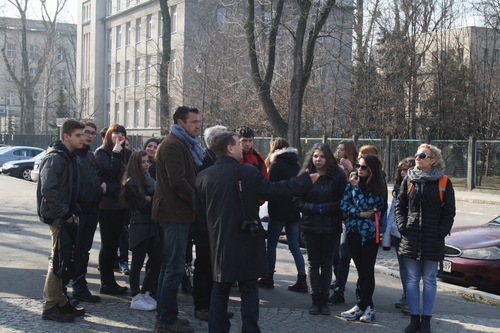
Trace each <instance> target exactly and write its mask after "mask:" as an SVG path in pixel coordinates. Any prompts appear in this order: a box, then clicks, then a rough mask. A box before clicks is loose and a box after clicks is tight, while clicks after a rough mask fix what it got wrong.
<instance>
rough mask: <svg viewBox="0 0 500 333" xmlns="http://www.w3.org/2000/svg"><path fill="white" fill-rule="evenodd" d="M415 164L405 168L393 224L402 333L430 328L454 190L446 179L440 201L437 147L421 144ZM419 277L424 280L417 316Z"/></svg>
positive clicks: (440, 164) (440, 170)
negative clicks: (401, 287)
mask: <svg viewBox="0 0 500 333" xmlns="http://www.w3.org/2000/svg"><path fill="white" fill-rule="evenodd" d="M415 160H416V161H415V163H416V166H415V167H413V168H411V169H409V170H408V176H407V177H406V178H405V179H404V180H403V183H402V184H401V189H400V191H399V195H398V200H397V203H396V223H397V225H398V230H399V232H400V233H401V243H400V245H399V254H400V255H402V256H404V257H405V266H406V273H407V279H408V281H407V284H406V300H407V301H408V307H409V308H410V315H411V322H410V325H408V326H407V327H406V328H405V332H406V333H414V332H417V331H418V330H420V333H428V332H430V331H431V324H430V320H431V316H432V310H433V308H434V303H435V301H436V295H437V282H436V275H437V270H438V266H439V262H440V261H442V260H443V259H444V249H445V245H444V238H445V237H446V235H448V234H449V233H450V230H451V227H452V226H453V218H454V217H455V192H454V191H453V186H452V184H451V182H450V180H449V179H447V181H446V188H444V194H443V195H442V196H443V200H441V195H440V192H442V190H441V189H440V186H439V179H440V178H441V177H443V175H444V166H445V165H444V160H443V157H442V154H441V150H440V149H439V148H437V147H435V146H433V145H429V144H422V145H420V147H419V148H418V151H417V154H416V155H415ZM420 280H423V282H424V289H423V294H422V303H423V307H422V317H420Z"/></svg>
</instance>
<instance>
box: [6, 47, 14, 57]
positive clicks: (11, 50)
mask: <svg viewBox="0 0 500 333" xmlns="http://www.w3.org/2000/svg"><path fill="white" fill-rule="evenodd" d="M5 53H6V54H7V58H14V57H15V56H16V45H15V44H7V51H6V52H5Z"/></svg>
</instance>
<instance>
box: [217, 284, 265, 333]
mask: <svg viewBox="0 0 500 333" xmlns="http://www.w3.org/2000/svg"><path fill="white" fill-rule="evenodd" d="M232 284H233V283H232V282H222V283H221V282H214V287H213V290H212V299H211V302H210V314H209V317H208V332H210V333H227V332H229V330H230V328H231V323H230V322H229V317H228V316H227V303H228V300H229V293H230V291H231V285H232ZM238 286H239V288H240V293H241V324H242V327H241V332H242V333H260V328H259V323H258V322H259V285H258V283H257V279H254V280H246V281H238Z"/></svg>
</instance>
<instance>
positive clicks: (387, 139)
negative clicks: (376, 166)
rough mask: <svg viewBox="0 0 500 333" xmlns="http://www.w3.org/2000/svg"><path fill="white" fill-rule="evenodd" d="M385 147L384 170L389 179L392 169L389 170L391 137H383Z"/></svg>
mask: <svg viewBox="0 0 500 333" xmlns="http://www.w3.org/2000/svg"><path fill="white" fill-rule="evenodd" d="M385 146H386V151H385V161H384V170H385V171H386V172H387V174H388V175H389V177H388V178H389V179H390V178H391V176H390V175H392V169H391V164H392V135H390V134H389V135H387V136H386V137H385Z"/></svg>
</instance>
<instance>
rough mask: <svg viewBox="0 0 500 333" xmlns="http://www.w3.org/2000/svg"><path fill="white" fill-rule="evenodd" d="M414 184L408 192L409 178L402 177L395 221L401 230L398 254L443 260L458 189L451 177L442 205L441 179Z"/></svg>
mask: <svg viewBox="0 0 500 333" xmlns="http://www.w3.org/2000/svg"><path fill="white" fill-rule="evenodd" d="M424 184H425V185H424V187H423V193H422V183H416V182H415V183H413V188H412V190H411V192H410V193H409V194H408V177H406V178H405V179H404V180H403V183H402V184H401V188H400V191H399V195H398V200H397V202H396V223H397V225H398V230H399V232H400V233H401V243H400V245H399V254H400V255H402V256H405V257H408V258H412V259H416V260H433V261H441V260H443V259H444V238H445V237H446V236H447V235H448V234H449V233H450V230H451V227H452V226H453V218H454V217H455V192H454V190H453V186H452V184H451V181H450V180H449V179H448V183H447V184H446V191H445V192H444V200H443V205H442V207H441V201H440V199H439V188H438V181H437V180H435V181H430V182H427V183H424Z"/></svg>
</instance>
